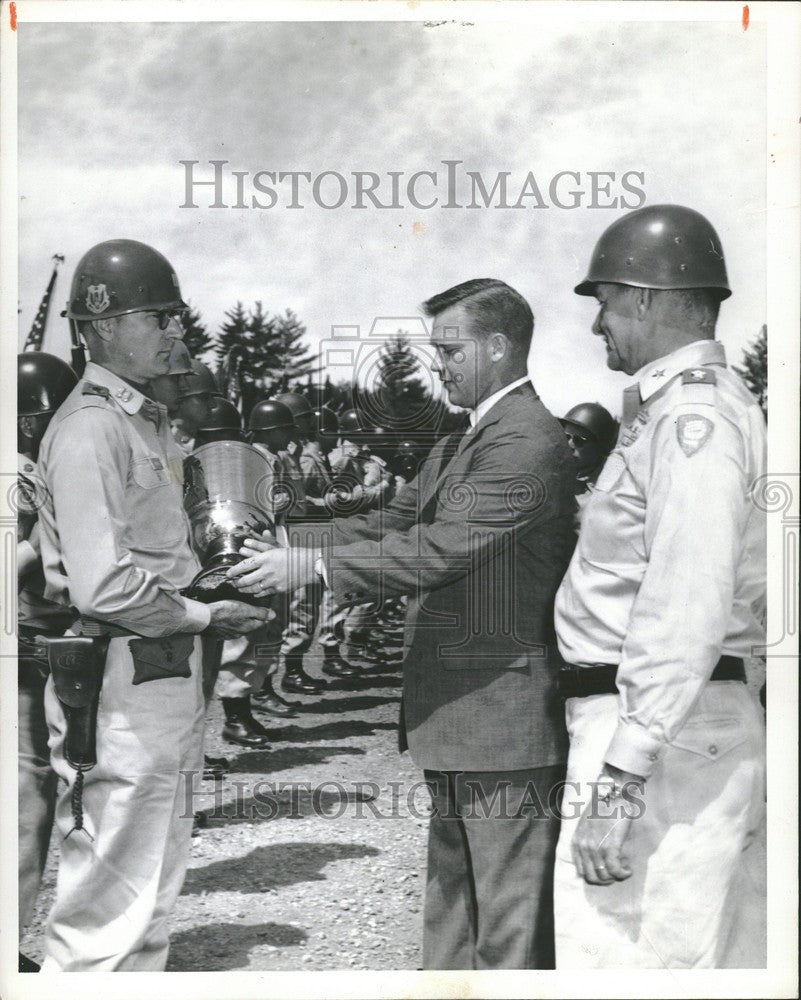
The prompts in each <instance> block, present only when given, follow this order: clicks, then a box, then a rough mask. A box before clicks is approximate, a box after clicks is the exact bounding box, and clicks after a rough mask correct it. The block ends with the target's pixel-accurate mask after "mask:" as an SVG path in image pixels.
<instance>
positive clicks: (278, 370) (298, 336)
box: [271, 309, 320, 391]
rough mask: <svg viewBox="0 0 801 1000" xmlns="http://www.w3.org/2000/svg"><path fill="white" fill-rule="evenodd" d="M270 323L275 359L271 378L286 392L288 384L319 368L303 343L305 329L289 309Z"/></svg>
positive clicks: (313, 356) (315, 359)
mask: <svg viewBox="0 0 801 1000" xmlns="http://www.w3.org/2000/svg"><path fill="white" fill-rule="evenodd" d="M271 322H272V324H273V344H272V347H273V352H274V354H273V356H274V358H275V362H274V364H275V367H274V371H273V377H274V378H275V380H276V383H277V384H278V385H279V386H280V389H281V391H286V389H287V387H288V386H289V384H290V382H294V381H299V380H301V379H303V378H305V377H306V376H307V375H312V374H314V373H316V372H318V371H319V370H320V368H319V366H318V365H317V358H316V357H315V355H314V354H313V353H312V352H311V351H310V350H309V348H308V347H307V346H306V345H305V344H304V343H303V337H304V336H305V334H306V327H305V326H304V325H303V323H301V321H300V320H299V319H298V317H297V316H296V315H295V313H294V312H292V310H291V309H287V310H286V311H285V312H284V314H283V315H281V316H278V315H276V316H274V317H273V318H272V320H271Z"/></svg>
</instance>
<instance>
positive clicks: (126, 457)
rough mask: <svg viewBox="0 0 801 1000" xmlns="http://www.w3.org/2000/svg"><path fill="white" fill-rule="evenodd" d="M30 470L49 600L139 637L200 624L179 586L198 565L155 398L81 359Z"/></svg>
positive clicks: (179, 464) (202, 609)
mask: <svg viewBox="0 0 801 1000" xmlns="http://www.w3.org/2000/svg"><path fill="white" fill-rule="evenodd" d="M39 469H40V472H41V475H42V478H43V480H44V482H45V484H46V486H47V489H48V491H49V495H48V498H47V501H46V503H45V505H44V506H43V508H42V510H41V513H40V530H41V548H42V562H43V565H44V572H45V578H46V581H47V591H46V596H47V597H48V598H49V599H51V600H54V601H57V602H59V603H62V604H67V605H72V606H74V607H75V608H77V609H78V611H79V612H80V613H81V614H83V615H87V616H90V617H92V618H97V619H99V620H101V621H108V622H110V623H114V624H115V625H118V626H121V627H123V628H127V629H130V630H131V631H132V632H136V633H138V634H140V635H144V636H152V637H155V636H165V635H172V634H174V633H176V632H194V633H196V632H201V631H203V629H205V628H206V627H207V626H208V624H209V620H210V612H209V608H208V607H207V606H206V605H204V604H201V603H199V602H197V601H192V600H188V599H187V598H185V597H182V596H181V594H180V593H179V589H180V588H182V587H185V586H187V585H188V584H189V583H191V581H192V579H193V577H194V576H195V574H196V573H197V571H198V570H199V568H200V567H199V564H198V562H197V560H196V558H195V556H194V555H193V553H192V551H191V549H190V547H189V522H188V520H187V518H186V515H185V514H184V510H183V505H182V490H183V456H182V455H181V453H180V451H179V450H178V447H177V445H176V444H175V442H174V440H173V437H172V434H171V431H170V426H169V421H168V419H167V411H166V409H165V408H164V407H163V406H161V405H160V404H157V403H154V402H153V401H152V400H149V399H148V398H147V397H146V396H144V395H143V394H142V393H141V392H139V391H137V390H136V389H135V388H133V387H132V386H130V385H129V384H128V383H127V382H125V381H124V380H123V379H121V378H119V377H118V376H117V375H115V374H114V373H112V372H110V371H109V370H108V369H106V368H103V367H101V366H100V365H97V364H94V363H90V364H88V365H87V366H86V372H85V374H84V377H83V378H82V379H81V381H80V382H79V383H78V385H77V387H76V388H75V389H74V390H73V392H72V393H71V394H70V396H69V397H68V399H67V400H66V402H65V403H64V405H63V406H62V407H61V409H60V410H59V411H58V412H57V413H56V415H55V416H54V417H53V420H52V421H51V423H50V426H49V428H48V430H47V433H46V434H45V437H44V440H43V441H42V446H41V449H40V453H39Z"/></svg>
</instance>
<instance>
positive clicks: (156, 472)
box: [131, 455, 171, 490]
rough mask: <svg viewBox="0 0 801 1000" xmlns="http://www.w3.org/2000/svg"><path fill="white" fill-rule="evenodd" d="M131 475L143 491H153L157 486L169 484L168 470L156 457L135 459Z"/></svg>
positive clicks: (149, 456)
mask: <svg viewBox="0 0 801 1000" xmlns="http://www.w3.org/2000/svg"><path fill="white" fill-rule="evenodd" d="M131 473H132V475H133V477H134V479H135V481H136V483H137V485H138V486H141V487H142V489H143V490H155V489H157V488H158V487H159V486H169V485H170V482H171V478H170V473H169V470H168V469H167V467H166V466H165V464H164V462H163V460H162V459H160V458H159V457H158V455H148V457H147V458H140V459H136V460H135V461H134V462H133V463H132V468H131Z"/></svg>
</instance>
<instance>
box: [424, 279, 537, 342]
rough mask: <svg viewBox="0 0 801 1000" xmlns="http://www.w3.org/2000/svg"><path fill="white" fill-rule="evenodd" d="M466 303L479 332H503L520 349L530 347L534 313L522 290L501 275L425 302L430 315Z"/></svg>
mask: <svg viewBox="0 0 801 1000" xmlns="http://www.w3.org/2000/svg"><path fill="white" fill-rule="evenodd" d="M455 305H463V306H464V308H465V311H466V312H467V314H468V315H469V316H470V317H471V319H473V321H474V324H475V327H474V329H475V332H476V333H477V334H478V335H479V336H483V335H484V334H487V333H496V332H497V333H503V334H504V335H505V336H507V337H508V338H509V340H510V341H511V342H512V344H513V345H514V346H515V347H517V348H518V349H519V350H525V351H528V348H529V345H530V344H531V337H532V334H533V332H534V314H533V313H532V311H531V306H530V305H529V304H528V302H526V300H525V299H524V298H523V296H522V295H521V294H520V292H517V291H515V289H514V288H512V287H511V285H507V284H506V282H505V281H500V280H499V279H498V278H473V279H471V280H470V281H463V282H462V283H461V284H460V285H454V286H453V288H448V289H447V290H446V291H444V292H440V293H439V295H432V297H431V298H430V299H427V300H426V301H425V302H424V303H423V305H422V307H421V308H422V310H423V313H424V314H425V315H426V316H429V317H434V316H438V315H439V314H440V313H442V312H445V310H446V309H450V308H451V306H455Z"/></svg>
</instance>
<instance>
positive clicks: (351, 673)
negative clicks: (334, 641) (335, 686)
mask: <svg viewBox="0 0 801 1000" xmlns="http://www.w3.org/2000/svg"><path fill="white" fill-rule="evenodd" d="M322 670H323V673H324V674H328V676H329V677H358V676H359V675H360V674H361V673H363V671H362V670H360V669H359V667H357V666H354V664H352V663H348V662H347V661H346V660H343V659H342V657H341V656H340V655H339V650H336V649H335V650H331V651H330V652H329V650H326V651H325V652H324V653H323V667H322Z"/></svg>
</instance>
